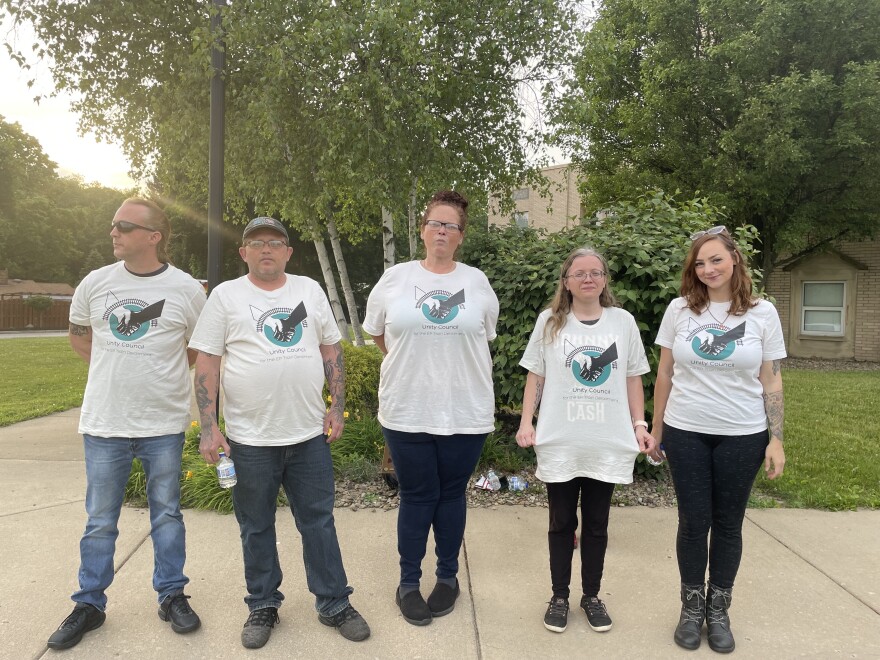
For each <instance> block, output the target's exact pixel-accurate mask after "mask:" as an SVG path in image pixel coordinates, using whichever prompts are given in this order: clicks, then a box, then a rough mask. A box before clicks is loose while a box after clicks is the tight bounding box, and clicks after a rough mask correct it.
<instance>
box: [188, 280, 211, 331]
mask: <svg viewBox="0 0 880 660" xmlns="http://www.w3.org/2000/svg"><path fill="white" fill-rule="evenodd" d="M206 302H207V298H206V296H205V290H204V289H202V285H201V284H199V288H198V290H196V291H195V293H194V294H193V296H192V297H191V298H190V299H189V304H188V305H187V306H186V309H185V310H184V314H185V316H186V332H185V338H186V340H187V341H189V340H190V339H191V338H192V335H193V332H195V329H196V324H197V323H198V321H199V316H200V315H201V313H202V310H203V309H204V308H205V303H206Z"/></svg>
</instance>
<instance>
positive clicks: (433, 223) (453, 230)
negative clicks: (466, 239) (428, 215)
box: [425, 220, 461, 234]
mask: <svg viewBox="0 0 880 660" xmlns="http://www.w3.org/2000/svg"><path fill="white" fill-rule="evenodd" d="M425 226H426V227H430V228H431V229H434V230H435V231H436V230H437V229H440V227H443V228H444V229H445V230H446V231H448V232H449V233H450V234H457V233H458V232H460V231H461V225H460V224H458V223H455V222H440V221H439V220H426V221H425Z"/></svg>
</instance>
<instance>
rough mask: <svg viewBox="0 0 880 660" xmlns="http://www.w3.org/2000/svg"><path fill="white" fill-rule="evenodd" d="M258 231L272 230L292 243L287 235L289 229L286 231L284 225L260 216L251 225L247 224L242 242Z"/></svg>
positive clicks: (273, 219)
mask: <svg viewBox="0 0 880 660" xmlns="http://www.w3.org/2000/svg"><path fill="white" fill-rule="evenodd" d="M258 229H271V230H273V231H277V232H278V233H279V234H281V235H282V236H284V239H285V240H286V241H288V242H289V241H290V236H288V235H287V229H285V227H284V225H282V224H281V223H280V222H278V220H276V219H275V218H270V217H269V216H267V215H263V216H260V217H259V218H254V219H253V220H251V221H250V222H249V223H247V227H245V228H244V232H243V233H242V235H241V238H242V240H244V239H246V238H247V237H248V234H253V233H254V232H255V231H257V230H258Z"/></svg>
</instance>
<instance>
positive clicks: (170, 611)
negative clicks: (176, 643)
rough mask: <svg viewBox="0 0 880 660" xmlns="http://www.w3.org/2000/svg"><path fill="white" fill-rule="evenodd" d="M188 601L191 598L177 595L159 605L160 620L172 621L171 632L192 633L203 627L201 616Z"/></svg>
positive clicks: (169, 597)
mask: <svg viewBox="0 0 880 660" xmlns="http://www.w3.org/2000/svg"><path fill="white" fill-rule="evenodd" d="M187 600H189V596H185V595H183V594H176V595H174V596H168V598H166V599H165V600H163V601H162V604H161V605H159V618H160V619H162V621H170V622H171V630H173V631H174V632H176V633H188V632H192V631H193V630H195V629H196V628H198V627H199V626H200V625H202V622H201V620H200V619H199V615H198V614H196V613H195V612H193V611H192V608H191V607H190V606H189V603H187V602H186V601H187Z"/></svg>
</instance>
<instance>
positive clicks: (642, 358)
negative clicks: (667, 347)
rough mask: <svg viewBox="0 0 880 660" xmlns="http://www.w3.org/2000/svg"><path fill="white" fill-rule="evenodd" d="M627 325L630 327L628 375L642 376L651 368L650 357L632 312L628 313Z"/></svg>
mask: <svg viewBox="0 0 880 660" xmlns="http://www.w3.org/2000/svg"><path fill="white" fill-rule="evenodd" d="M627 322H628V323H627V326H628V327H629V351H627V353H628V360H627V365H626V375H627V377H629V376H641V375H642V374H646V373H648V372H649V371H650V370H651V368H650V367H649V366H648V357H647V356H646V355H645V347H644V345H643V344H642V337H641V335H640V334H639V326H638V325H637V324H636V320H635V319H634V318H633V316H632V314H627Z"/></svg>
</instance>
